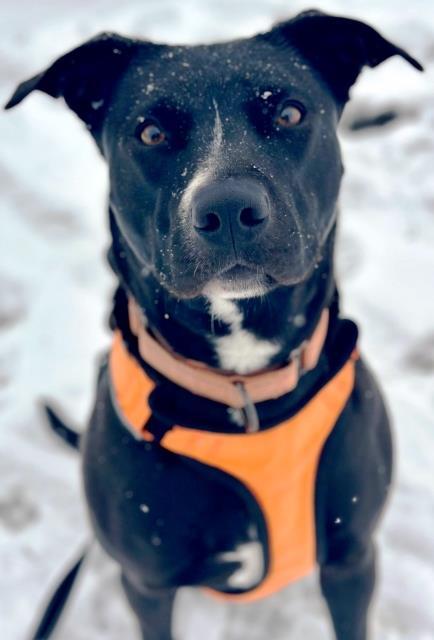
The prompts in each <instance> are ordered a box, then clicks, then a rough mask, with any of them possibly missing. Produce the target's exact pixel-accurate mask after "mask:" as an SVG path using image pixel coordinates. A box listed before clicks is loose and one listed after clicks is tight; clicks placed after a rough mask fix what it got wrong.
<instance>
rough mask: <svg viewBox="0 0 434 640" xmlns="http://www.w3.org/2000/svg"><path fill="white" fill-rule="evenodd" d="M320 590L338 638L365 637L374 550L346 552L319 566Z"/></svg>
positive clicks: (362, 638) (355, 639)
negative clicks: (354, 552)
mask: <svg viewBox="0 0 434 640" xmlns="http://www.w3.org/2000/svg"><path fill="white" fill-rule="evenodd" d="M320 581H321V590H322V593H323V596H324V598H325V599H326V601H327V605H328V608H329V611H330V614H331V617H332V621H333V626H334V629H335V633H336V638H337V640H366V639H367V637H368V632H367V616H368V609H369V603H370V601H371V597H372V592H373V590H374V585H375V550H374V546H373V544H372V543H371V544H370V546H369V547H367V548H366V549H363V550H362V551H359V552H358V553H357V554H356V555H353V554H350V553H345V555H342V557H341V558H339V559H335V560H334V561H333V563H326V564H324V565H323V566H321V569H320Z"/></svg>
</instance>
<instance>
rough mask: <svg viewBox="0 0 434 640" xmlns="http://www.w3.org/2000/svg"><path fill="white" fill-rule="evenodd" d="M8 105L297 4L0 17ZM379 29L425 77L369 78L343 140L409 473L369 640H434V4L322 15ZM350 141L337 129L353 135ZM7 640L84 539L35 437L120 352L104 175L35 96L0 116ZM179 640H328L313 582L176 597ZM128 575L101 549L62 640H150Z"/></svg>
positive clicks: (362, 295) (90, 152)
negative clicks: (79, 63)
mask: <svg viewBox="0 0 434 640" xmlns="http://www.w3.org/2000/svg"><path fill="white" fill-rule="evenodd" d="M1 4H2V6H1V9H0V16H1V22H0V56H1V61H2V64H1V66H0V99H1V100H2V101H3V102H5V101H6V99H7V97H9V94H10V93H11V92H12V90H13V88H14V85H15V84H16V83H17V82H19V81H21V80H23V79H25V78H27V77H29V76H30V75H32V74H34V73H36V72H38V71H39V70H41V69H42V68H44V67H45V66H46V65H47V64H48V62H50V61H51V60H53V59H54V58H55V57H56V56H58V55H59V54H61V53H63V52H64V51H66V50H67V49H69V48H71V47H72V46H74V45H76V44H77V43H79V42H80V41H82V40H84V39H86V38H87V37H90V36H91V35H93V34H95V33H96V32H98V31H101V30H103V29H109V30H118V31H121V32H123V33H125V34H134V35H139V36H142V37H149V38H155V39H157V40H160V41H170V42H179V41H183V42H197V41H200V40H202V41H211V40H213V39H224V38H228V37H232V36H239V35H249V34H252V33H253V32H255V31H257V30H263V29H265V28H267V27H268V26H269V25H270V24H271V22H273V21H275V20H276V19H278V18H282V17H285V16H287V15H289V14H292V13H295V12H296V11H298V10H301V9H305V8H308V7H309V5H306V4H305V3H304V2H302V1H301V0H293V2H289V1H288V0H249V1H244V0H238V1H235V2H234V0H207V1H205V0H183V1H182V2H180V1H176V0H147V1H146V2H145V1H144V0H128V1H123V2H120V1H119V0H116V1H115V0H86V1H84V0H75V1H74V2H72V0H55V1H54V0H52V1H50V0H40V2H34V0H18V1H15V2H13V1H12V0H3V1H2V3H1ZM317 5H318V6H319V8H322V9H323V10H326V11H331V12H336V13H343V14H346V15H352V16H355V17H359V18H360V19H364V20H366V21H369V22H371V23H372V24H373V25H375V26H376V27H377V28H379V29H380V30H382V31H383V32H384V33H385V35H387V36H388V37H390V38H391V39H394V40H395V41H397V42H399V43H400V44H401V45H402V46H404V47H406V48H408V49H409V50H410V51H411V53H412V54H413V55H415V56H416V57H418V58H419V59H421V60H422V61H423V63H424V64H425V66H426V68H427V72H426V73H425V74H423V75H422V74H418V73H417V72H416V71H414V70H413V69H412V68H411V67H409V66H408V65H406V64H405V63H404V62H403V61H402V60H399V59H393V60H391V61H389V62H387V63H385V64H384V65H383V66H382V67H380V68H378V69H376V70H374V71H370V70H369V71H366V72H365V73H364V75H363V78H362V79H361V80H360V82H359V84H358V86H357V89H356V90H355V91H354V93H353V95H354V99H353V102H352V104H351V106H350V107H349V108H348V111H347V113H346V117H345V122H346V123H348V122H350V121H351V120H352V119H354V118H356V117H359V115H361V114H363V113H367V112H368V113H372V114H377V113H381V112H383V111H386V110H389V109H393V110H395V111H397V113H398V118H397V119H396V120H395V121H394V122H392V123H391V124H389V125H387V126H385V127H382V128H376V129H371V130H363V131H360V132H359V133H355V132H353V133H350V132H349V131H348V130H346V128H345V126H343V127H342V144H343V150H344V155H345V164H346V177H345V183H344V187H343V191H342V225H341V239H340V246H339V265H340V280H341V288H342V291H343V299H344V307H345V310H346V312H347V313H348V314H349V315H351V316H352V317H354V318H356V319H357V320H358V322H359V324H360V325H361V327H362V346H363V349H364V351H365V353H366V354H367V356H368V358H369V360H370V362H371V363H372V365H373V366H374V368H375V370H376V372H377V374H378V375H379V377H380V378H381V380H382V384H383V387H384V389H385V393H386V395H387V398H388V401H389V405H390V408H391V412H392V414H393V417H394V423H395V435H396V448H397V457H398V465H397V470H396V481H395V491H394V493H393V497H392V500H391V503H390V507H389V510H388V512H387V515H386V517H385V519H384V521H383V525H382V528H381V531H380V535H379V540H380V548H381V562H380V579H379V586H378V591H377V598H376V603H375V607H374V610H373V630H374V633H373V638H376V639H377V640H404V639H405V640H433V639H434V606H433V603H434V533H433V532H434V474H433V467H434V464H433V462H432V458H433V452H434V428H433V427H434V325H433V320H432V319H433V317H434V180H433V167H434V92H433V90H432V88H433V86H434V82H433V81H434V77H433V76H434V4H433V3H429V2H427V0H412V1H411V2H408V1H407V0H405V1H404V0H396V1H395V2H393V3H392V2H390V3H386V2H383V3H379V2H375V1H374V0H363V1H362V0H323V1H322V2H321V1H318V3H317ZM344 125H345V123H344ZM0 139H1V147H0V193H1V201H0V211H1V216H2V217H1V220H2V222H1V234H0V330H1V333H0V412H1V431H0V474H1V475H0V638H1V640H21V639H24V638H25V637H26V634H27V633H28V631H29V629H30V627H31V625H32V623H33V621H34V619H35V615H36V611H37V609H38V606H39V605H40V603H41V601H42V600H43V599H44V596H45V595H46V593H47V590H49V589H50V587H51V586H52V585H53V584H54V583H55V581H56V577H57V576H58V575H59V570H61V567H62V566H63V565H64V563H65V561H67V560H68V559H71V558H73V557H74V554H75V551H76V550H77V549H78V548H79V546H80V544H81V543H82V541H83V540H85V539H86V538H87V533H88V525H87V522H86V516H85V512H84V506H83V500H82V496H81V488H80V477H79V464H78V460H77V458H76V457H75V456H74V455H73V454H72V453H70V452H69V451H66V450H65V449H64V448H63V447H62V445H61V444H59V443H58V442H57V441H56V440H55V439H54V438H53V437H51V436H50V435H49V434H48V433H47V430H46V428H45V426H44V424H43V421H42V419H41V416H40V414H39V410H38V402H39V401H40V399H41V398H42V397H47V396H49V397H50V398H55V399H56V401H57V402H58V403H59V404H60V405H61V406H62V407H63V408H64V410H65V412H66V413H67V414H69V415H71V416H73V417H74V420H75V421H76V422H77V424H84V422H85V419H86V415H87V413H88V411H89V408H90V404H91V400H92V394H93V386H94V374H95V362H96V356H97V354H98V353H99V352H100V351H101V349H103V348H104V346H105V345H107V344H108V340H109V335H108V332H107V330H106V328H105V324H104V321H105V317H106V314H107V311H108V307H109V296H110V291H111V287H112V285H113V281H112V278H111V276H110V274H109V273H108V269H107V267H106V265H105V263H104V260H103V251H104V248H105V247H106V245H107V230H106V226H105V192H106V187H107V185H106V171H105V168H104V166H103V164H102V161H101V160H100V158H99V157H98V154H97V152H96V150H95V149H94V148H93V146H92V143H91V140H90V139H88V136H87V134H86V132H85V131H84V129H83V127H82V126H81V124H80V123H79V122H78V120H76V119H75V118H74V117H73V116H72V115H71V114H70V113H68V112H67V109H66V108H65V107H64V106H62V105H61V104H60V103H56V102H55V101H53V100H50V99H49V98H48V97H46V96H43V95H42V94H35V95H33V96H32V97H30V98H29V99H28V100H27V101H26V102H25V103H24V104H23V105H22V106H20V108H17V109H16V110H14V111H13V112H8V113H7V114H6V113H3V114H1V115H0ZM177 627H178V628H179V629H180V633H179V638H181V639H182V640H204V639H206V640H245V638H247V637H248V638H249V640H263V639H264V638H270V639H272V640H284V639H285V640H320V639H321V640H323V639H324V638H326V637H331V635H330V631H329V624H328V620H327V617H326V613H325V608H324V605H323V604H322V602H321V600H320V598H319V596H318V589H317V586H316V581H315V579H314V578H310V579H308V580H305V581H303V582H302V583H300V584H297V585H296V586H294V587H291V588H288V589H287V590H286V591H285V592H283V593H281V594H279V595H278V596H277V597H276V598H274V599H271V600H269V601H266V602H263V603H260V604H259V605H257V604H256V605H254V606H253V607H252V606H239V605H238V606H236V607H230V606H223V605H221V604H217V603H216V602H214V601H213V600H209V599H207V598H206V597H205V596H204V595H201V594H197V593H195V592H192V591H186V592H184V593H182V594H181V597H180V600H179V606H178V608H177ZM134 634H135V627H134V621H133V620H132V617H131V614H130V612H129V610H128V608H127V606H126V604H125V602H124V600H123V596H122V593H121V591H120V588H119V586H118V582H117V574H116V568H115V567H114V566H113V565H112V564H111V563H110V562H109V560H108V559H107V558H106V557H105V556H104V555H103V554H102V552H101V551H99V550H98V549H95V550H94V551H93V553H92V554H91V557H90V559H89V562H88V566H87V568H86V570H85V571H84V573H83V577H82V580H81V582H80V584H79V585H78V588H77V589H76V591H75V595H74V599H73V602H72V603H71V606H70V608H69V609H68V613H67V615H66V617H65V620H64V622H63V625H62V628H61V629H60V630H59V633H58V636H57V637H58V638H62V639H64V640H100V639H103V638H104V640H119V638H131V639H132V638H134V637H138V636H136V635H134Z"/></svg>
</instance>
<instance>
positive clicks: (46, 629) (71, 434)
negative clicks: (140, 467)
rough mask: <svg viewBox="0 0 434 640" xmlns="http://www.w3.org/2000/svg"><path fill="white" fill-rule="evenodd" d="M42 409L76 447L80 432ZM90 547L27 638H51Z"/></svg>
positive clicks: (50, 410)
mask: <svg viewBox="0 0 434 640" xmlns="http://www.w3.org/2000/svg"><path fill="white" fill-rule="evenodd" d="M43 409H44V412H45V416H46V418H47V419H48V424H49V426H50V428H51V430H52V431H53V432H54V433H55V434H56V435H57V436H59V437H60V438H61V439H62V440H63V442H65V443H66V444H67V445H68V446H69V447H72V448H73V449H78V448H79V446H80V434H79V433H78V432H77V431H75V430H74V429H71V427H69V426H68V425H67V424H66V422H65V421H64V420H62V418H60V417H59V414H58V413H57V411H55V410H54V409H53V408H52V407H51V406H49V405H47V404H46V405H43ZM90 547H91V543H90V542H89V543H87V544H86V545H85V546H84V548H83V549H82V551H81V552H80V554H79V556H78V558H77V559H76V560H75V561H74V563H73V564H72V566H71V567H70V568H69V569H68V570H67V572H66V574H65V575H64V576H63V578H62V579H61V581H60V582H59V584H58V585H57V587H56V588H55V590H54V592H53V594H52V595H51V598H50V599H49V601H48V604H47V605H46V607H45V610H44V611H43V614H42V617H41V619H40V621H39V622H38V625H37V627H36V630H35V631H34V632H33V634H32V635H31V636H30V638H29V640H49V638H51V636H52V634H53V632H54V631H55V628H56V626H57V623H58V621H59V618H60V616H61V614H62V612H63V609H64V608H65V605H66V603H67V601H68V598H69V595H70V593H71V591H72V588H73V586H74V584H75V581H76V579H77V576H78V574H79V572H80V569H81V568H82V566H83V562H84V560H85V559H86V557H87V556H88V554H89V550H90Z"/></svg>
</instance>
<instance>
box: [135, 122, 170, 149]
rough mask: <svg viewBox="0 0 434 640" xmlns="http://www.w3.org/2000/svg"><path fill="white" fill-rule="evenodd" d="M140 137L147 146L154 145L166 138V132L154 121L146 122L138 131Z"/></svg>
mask: <svg viewBox="0 0 434 640" xmlns="http://www.w3.org/2000/svg"><path fill="white" fill-rule="evenodd" d="M140 139H141V141H142V142H144V143H145V144H147V145H149V146H153V147H155V146H156V145H157V144H161V143H162V142H164V140H165V139H166V134H165V133H164V131H162V130H161V129H160V127H159V126H158V125H156V124H154V123H151V124H147V125H146V126H144V127H143V129H142V130H141V132H140Z"/></svg>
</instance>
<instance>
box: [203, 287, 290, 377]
mask: <svg viewBox="0 0 434 640" xmlns="http://www.w3.org/2000/svg"><path fill="white" fill-rule="evenodd" d="M209 300H210V312H211V314H212V316H213V317H214V318H218V319H219V320H222V321H223V322H225V323H226V324H228V325H229V328H230V333H229V334H228V335H226V336H222V337H221V338H214V348H215V350H216V354H217V357H218V360H219V366H220V367H221V368H222V369H228V370H230V371H235V372H236V373H240V374H244V373H251V372H253V371H257V370H258V369H263V368H264V367H266V366H267V364H268V363H269V362H270V360H271V358H272V357H273V356H274V355H275V354H276V353H277V352H278V351H279V348H280V347H279V345H278V344H276V343H274V342H270V341H269V340H261V339H260V338H257V337H256V336H255V335H254V334H252V333H250V332H249V331H247V330H246V329H243V327H242V322H243V314H242V313H241V311H240V310H239V308H238V307H237V305H236V303H235V302H233V301H232V300H225V299H224V298H221V297H217V296H216V297H210V298H209Z"/></svg>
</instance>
